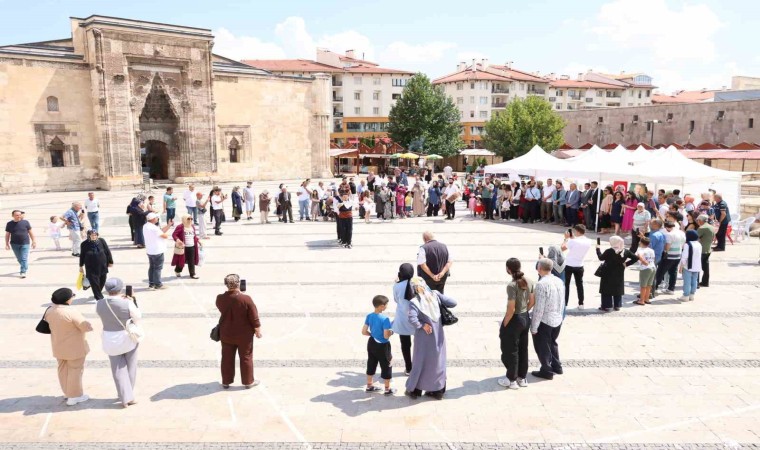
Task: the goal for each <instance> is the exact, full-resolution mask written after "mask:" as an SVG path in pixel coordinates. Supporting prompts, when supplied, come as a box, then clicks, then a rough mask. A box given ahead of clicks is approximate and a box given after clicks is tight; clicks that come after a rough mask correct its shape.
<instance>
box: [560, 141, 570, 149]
mask: <svg viewBox="0 0 760 450" xmlns="http://www.w3.org/2000/svg"><path fill="white" fill-rule="evenodd" d="M572 149H573V146H572V145H570V144H568V143H567V142H565V143H563V144H562V145H560V146H559V149H558V150H572Z"/></svg>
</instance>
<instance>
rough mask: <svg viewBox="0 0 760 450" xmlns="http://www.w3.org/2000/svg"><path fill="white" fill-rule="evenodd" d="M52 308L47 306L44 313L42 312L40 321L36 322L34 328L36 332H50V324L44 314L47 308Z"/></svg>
mask: <svg viewBox="0 0 760 450" xmlns="http://www.w3.org/2000/svg"><path fill="white" fill-rule="evenodd" d="M50 308H52V306H48V307H47V309H46V310H45V312H44V313H42V319H40V322H39V323H38V324H37V328H35V330H36V331H37V332H38V333H42V334H50V324H49V323H48V321H47V320H45V315H46V314H47V312H48V309H50Z"/></svg>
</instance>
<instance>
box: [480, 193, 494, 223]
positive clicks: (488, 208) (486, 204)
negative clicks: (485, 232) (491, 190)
mask: <svg viewBox="0 0 760 450" xmlns="http://www.w3.org/2000/svg"><path fill="white" fill-rule="evenodd" d="M480 201H482V202H483V208H484V209H485V212H486V219H493V206H492V205H491V201H493V199H491V198H481V199H480Z"/></svg>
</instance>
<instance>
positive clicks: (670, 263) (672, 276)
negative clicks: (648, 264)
mask: <svg viewBox="0 0 760 450" xmlns="http://www.w3.org/2000/svg"><path fill="white" fill-rule="evenodd" d="M678 263H679V260H678V259H667V258H664V257H663V258H662V259H661V260H660V264H659V265H658V266H657V272H655V274H654V287H655V289H656V288H657V286H659V285H660V284H661V283H662V280H664V279H665V274H666V273H667V274H668V289H669V290H671V291H675V290H676V276H677V274H678Z"/></svg>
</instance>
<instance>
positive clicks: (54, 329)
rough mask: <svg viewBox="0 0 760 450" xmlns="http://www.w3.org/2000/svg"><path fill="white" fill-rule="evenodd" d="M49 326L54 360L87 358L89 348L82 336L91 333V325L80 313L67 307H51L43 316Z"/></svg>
mask: <svg viewBox="0 0 760 450" xmlns="http://www.w3.org/2000/svg"><path fill="white" fill-rule="evenodd" d="M45 320H47V322H48V323H49V324H50V341H51V343H52V346H53V356H54V357H55V358H56V359H67V360H70V359H80V358H84V357H85V356H87V353H89V352H90V346H89V345H87V340H86V339H85V338H84V334H85V333H86V332H88V331H92V324H90V322H88V321H87V320H85V318H84V316H83V315H82V313H81V312H79V311H77V310H76V309H75V308H73V307H71V306H67V305H53V306H52V307H51V308H50V309H49V310H48V312H47V313H46V314H45Z"/></svg>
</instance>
